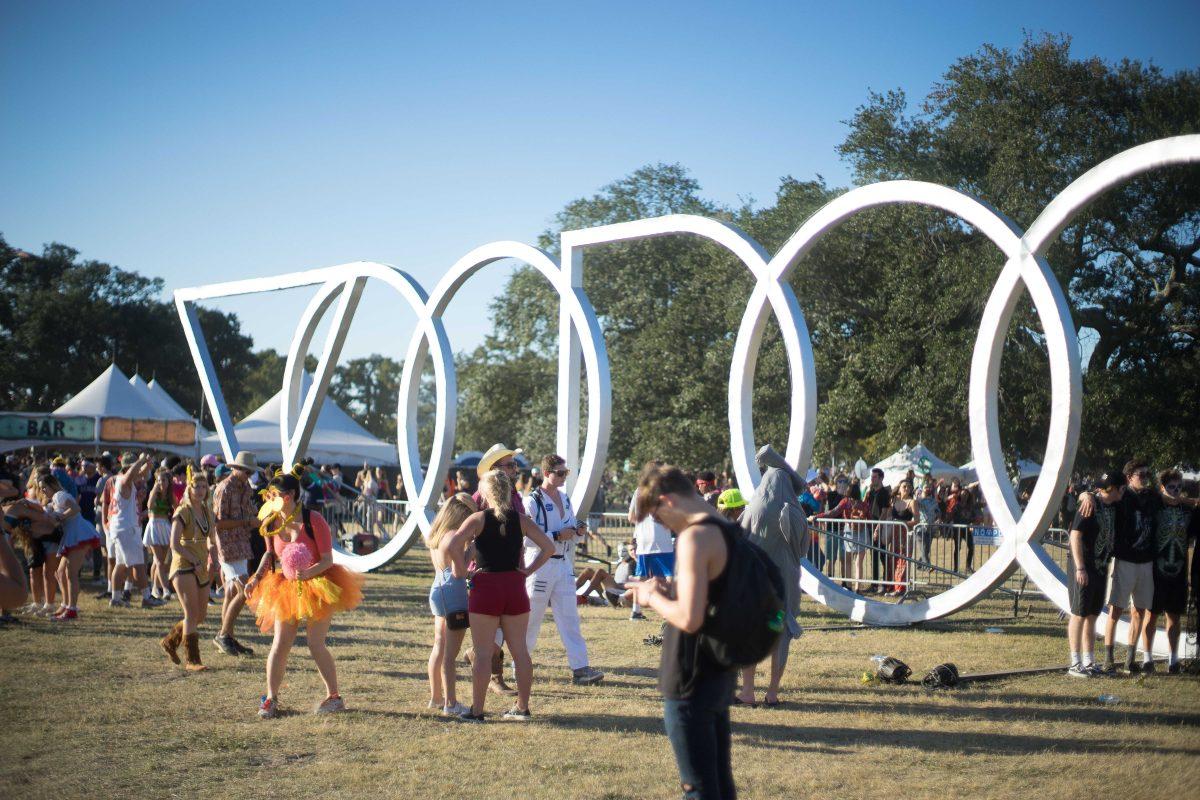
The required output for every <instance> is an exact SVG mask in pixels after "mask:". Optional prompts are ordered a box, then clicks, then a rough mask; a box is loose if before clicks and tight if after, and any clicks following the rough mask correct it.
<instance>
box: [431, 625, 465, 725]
mask: <svg viewBox="0 0 1200 800" xmlns="http://www.w3.org/2000/svg"><path fill="white" fill-rule="evenodd" d="M466 633H467V632H466V631H465V630H461V629H460V630H457V631H452V630H450V629H449V628H447V627H446V618H445V617H434V618H433V649H432V650H431V651H430V653H429V702H430V705H431V706H453V705H454V704H456V703H457V702H458V693H457V690H456V689H457V687H456V684H457V682H458V676H457V674H456V673H455V669H454V662H455V660H456V659H457V658H458V651H459V650H460V649H461V648H462V643H463V639H464V638H466Z"/></svg>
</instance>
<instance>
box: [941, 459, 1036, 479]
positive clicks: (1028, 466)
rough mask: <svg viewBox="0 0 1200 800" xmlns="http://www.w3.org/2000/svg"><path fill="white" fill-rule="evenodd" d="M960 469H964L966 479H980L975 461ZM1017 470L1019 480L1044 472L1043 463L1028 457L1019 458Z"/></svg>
mask: <svg viewBox="0 0 1200 800" xmlns="http://www.w3.org/2000/svg"><path fill="white" fill-rule="evenodd" d="M960 469H961V470H962V477H963V480H964V481H967V482H968V483H973V482H975V481H977V480H979V474H978V473H977V472H976V471H975V462H974V461H968V462H967V463H965V464H963V465H962V467H960ZM1017 471H1018V472H1019V473H1020V476H1019V478H1018V480H1022V481H1023V480H1025V479H1026V478H1036V477H1037V476H1038V475H1041V474H1042V465H1041V464H1039V463H1037V462H1036V461H1031V460H1029V459H1028V458H1019V459H1017Z"/></svg>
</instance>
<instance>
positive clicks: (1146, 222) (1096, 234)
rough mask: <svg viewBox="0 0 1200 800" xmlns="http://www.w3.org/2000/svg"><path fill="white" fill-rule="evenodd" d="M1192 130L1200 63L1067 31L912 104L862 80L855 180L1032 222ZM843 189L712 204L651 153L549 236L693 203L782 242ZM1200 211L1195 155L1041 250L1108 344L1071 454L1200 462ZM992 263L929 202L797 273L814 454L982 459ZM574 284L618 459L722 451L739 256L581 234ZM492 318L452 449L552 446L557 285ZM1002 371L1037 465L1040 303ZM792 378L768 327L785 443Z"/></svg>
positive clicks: (994, 256)
mask: <svg viewBox="0 0 1200 800" xmlns="http://www.w3.org/2000/svg"><path fill="white" fill-rule="evenodd" d="M1198 127H1200V73H1197V72H1195V71H1191V72H1182V73H1178V74H1175V75H1171V76H1165V75H1163V74H1162V73H1161V71H1159V70H1157V69H1156V68H1154V67H1147V66H1143V65H1141V64H1137V63H1133V62H1122V63H1121V64H1118V65H1110V64H1106V63H1104V62H1102V61H1099V60H1097V59H1089V60H1084V61H1077V60H1073V59H1072V58H1071V56H1070V46H1069V41H1067V40H1065V39H1056V38H1043V39H1029V40H1028V41H1026V42H1025V44H1024V45H1023V46H1022V47H1021V48H1020V49H1018V50H1016V51H1009V50H1003V49H999V48H995V47H991V46H985V47H983V48H981V49H980V51H979V52H977V53H975V54H972V55H970V56H967V57H965V58H962V59H959V60H958V61H957V62H955V63H954V64H953V65H951V66H950V68H949V69H948V70H947V72H946V75H945V77H944V80H943V81H942V83H940V84H939V85H938V86H937V87H935V89H934V91H933V92H932V93H931V94H930V95H929V96H928V97H927V98H926V99H925V101H924V102H923V104H922V105H921V106H920V108H919V110H918V111H917V112H916V113H912V112H910V109H909V104H908V102H907V99H906V98H905V96H904V94H903V93H901V92H898V91H893V92H887V93H883V94H873V95H871V96H870V97H869V99H868V102H867V103H866V104H865V105H864V106H863V107H861V108H860V109H859V110H858V112H857V113H856V114H855V116H854V118H853V119H852V120H851V121H850V122H849V133H848V135H847V138H846V140H845V142H844V143H843V145H842V146H841V148H840V152H841V153H842V154H843V156H844V157H846V158H847V159H848V160H849V161H850V163H851V164H852V165H853V166H854V169H855V174H856V176H857V179H858V180H859V181H862V182H870V181H877V180H888V179H895V178H910V179H919V180H928V181H934V182H937V183H942V184H945V185H948V186H953V187H956V188H959V189H961V190H964V191H967V192H970V193H973V194H976V195H978V196H981V197H983V198H985V199H986V200H988V201H989V202H991V203H992V204H994V205H996V206H997V207H998V208H999V209H1000V210H1001V211H1003V212H1004V213H1005V214H1007V215H1008V216H1010V217H1011V218H1013V219H1014V220H1016V221H1017V223H1018V224H1019V225H1022V226H1027V225H1028V224H1030V223H1031V222H1032V221H1033V219H1034V218H1035V217H1036V216H1037V215H1038V214H1039V213H1040V212H1041V210H1042V209H1043V208H1044V207H1045V206H1046V204H1047V203H1048V202H1049V201H1050V200H1051V199H1052V198H1053V197H1054V196H1055V195H1056V194H1057V193H1058V192H1059V191H1061V190H1062V188H1063V187H1065V186H1066V185H1067V184H1068V183H1069V182H1070V181H1071V180H1073V179H1074V178H1076V177H1078V176H1079V175H1080V174H1082V173H1083V172H1084V171H1085V170H1086V169H1087V168H1090V167H1091V166H1093V165H1095V164H1097V163H1099V162H1100V161H1102V160H1104V159H1105V158H1107V157H1109V156H1111V155H1113V154H1115V153H1117V152H1119V151H1121V150H1124V149H1126V148H1128V147H1131V146H1133V145H1135V144H1138V143H1141V142H1145V141H1149V140H1151V139H1157V138H1162V137H1165V136H1170V135H1177V134H1181V133H1188V132H1192V131H1195V130H1196V129H1197V128H1198ZM837 193H838V190H836V189H831V188H829V187H827V186H826V185H825V184H824V182H823V181H821V180H820V179H818V180H816V181H809V182H805V181H798V180H796V179H793V178H790V177H789V178H785V179H783V180H782V181H781V183H780V186H779V189H778V191H777V194H776V197H775V198H774V203H773V205H771V206H768V207H764V208H755V207H753V206H745V207H742V208H737V209H729V208H723V207H720V206H718V205H717V204H714V203H711V202H709V201H707V200H705V199H704V198H703V197H702V196H701V194H700V186H699V185H698V183H697V182H696V181H695V180H694V179H693V178H692V177H691V176H690V175H688V173H687V171H686V170H685V169H683V168H682V167H680V166H679V165H663V164H658V165H651V166H647V167H643V168H642V169H639V170H637V171H636V172H634V173H633V174H631V175H630V176H628V177H626V178H624V179H621V180H619V181H616V182H614V183H612V184H610V185H609V186H606V187H605V188H604V189H603V190H601V192H599V193H598V194H596V195H594V196H592V197H590V198H581V199H579V200H576V201H573V202H572V203H570V204H568V205H567V207H566V208H565V209H564V210H563V212H562V213H560V214H559V215H558V216H557V217H556V218H555V221H554V223H555V224H554V226H553V228H552V229H551V230H549V231H547V232H546V233H545V234H544V235H543V237H542V240H541V245H542V246H543V247H546V248H548V249H553V248H555V247H556V244H557V233H558V231H560V230H563V229H572V228H582V227H591V226H595V225H602V224H607V223H611V222H618V221H622V220H629V219H638V218H642V217H646V216H654V215H659V214H666V213H696V214H703V215H706V216H710V217H716V218H720V219H726V220H729V221H732V222H735V223H737V224H738V225H740V226H742V227H743V228H744V229H745V230H747V231H748V232H749V233H750V234H751V235H753V236H755V237H756V238H757V239H758V240H759V241H760V242H762V243H763V245H764V246H766V247H767V248H768V250H770V251H774V250H776V249H778V248H779V247H780V246H781V245H782V244H783V243H784V242H785V241H786V240H787V238H788V237H789V236H791V235H792V234H793V233H794V232H795V231H796V229H797V228H798V227H799V226H800V224H801V223H802V222H803V221H804V220H805V219H806V218H807V217H808V216H809V215H811V214H812V213H813V212H814V211H816V210H817V209H818V208H819V207H820V206H821V205H823V204H824V203H826V202H828V201H829V200H830V199H832V198H833V197H834V196H836V194H837ZM1198 214H1200V181H1198V180H1197V174H1196V170H1195V168H1188V169H1173V170H1162V171H1160V172H1157V173H1154V174H1152V175H1150V176H1147V177H1145V178H1143V179H1139V180H1137V181H1133V182H1130V183H1129V184H1127V185H1126V186H1123V187H1121V188H1120V189H1117V190H1114V191H1112V192H1110V193H1109V194H1108V195H1107V196H1105V197H1104V198H1102V199H1101V200H1100V201H1098V202H1097V203H1095V204H1094V205H1093V206H1092V207H1091V208H1090V209H1089V210H1088V212H1087V216H1086V217H1081V218H1080V219H1079V220H1078V221H1077V223H1076V224H1074V225H1072V226H1071V227H1069V228H1068V229H1067V230H1066V231H1065V232H1064V234H1063V236H1062V239H1061V241H1059V242H1058V243H1057V244H1055V245H1054V246H1053V248H1052V249H1051V252H1050V256H1049V258H1050V262H1051V264H1052V265H1053V266H1054V268H1055V270H1056V272H1057V273H1058V275H1059V277H1060V279H1061V280H1062V281H1063V285H1064V286H1065V287H1067V288H1068V290H1069V293H1070V297H1071V300H1072V303H1073V307H1074V309H1075V313H1076V321H1077V323H1078V324H1080V325H1085V326H1088V327H1090V328H1093V329H1095V330H1096V331H1097V332H1098V333H1099V337H1100V338H1099V345H1098V346H1097V347H1096V351H1095V353H1094V355H1093V356H1092V358H1091V362H1090V366H1089V369H1088V372H1087V376H1086V383H1085V388H1086V398H1085V403H1086V405H1085V415H1084V436H1083V439H1082V441H1081V448H1080V461H1079V466H1080V467H1081V468H1091V467H1094V466H1096V465H1097V464H1099V463H1101V462H1103V461H1105V460H1108V459H1111V458H1113V457H1116V456H1118V455H1124V454H1133V453H1139V454H1142V455H1146V456H1148V457H1151V458H1153V459H1154V460H1155V461H1156V462H1158V463H1164V464H1165V463H1175V462H1180V461H1182V462H1194V461H1195V460H1196V452H1195V448H1194V446H1192V445H1190V444H1189V443H1188V442H1187V441H1186V440H1185V438H1184V437H1183V436H1182V435H1181V431H1182V430H1184V429H1188V428H1193V427H1195V426H1196V422H1197V421H1198V420H1197V414H1200V411H1197V405H1196V403H1195V402H1194V401H1195V397H1194V395H1195V393H1196V391H1197V390H1196V388H1195V387H1197V386H1200V369H1198V367H1200V364H1198V362H1197V354H1196V346H1195V335H1196V325H1197V308H1198V305H1197V296H1196V293H1197V291H1198V289H1197V286H1196V280H1195V278H1196V274H1195V273H1196V268H1197V267H1198V266H1200V261H1198V260H1197V252H1198V251H1200V230H1198V223H1200V220H1198V216H1197V215H1198ZM1001 267H1002V259H1001V257H1000V254H999V252H998V251H997V250H996V248H995V246H994V245H992V244H991V242H989V241H988V240H987V239H986V238H985V237H983V236H982V235H981V234H979V233H978V232H976V231H974V230H973V229H970V228H968V227H966V226H965V225H964V224H963V223H962V222H961V221H960V220H957V219H954V218H951V217H949V216H947V215H945V214H943V213H941V212H936V211H932V210H929V209H923V208H915V207H896V206H893V207H887V208H881V209H875V210H870V211H867V212H864V213H861V214H859V215H857V216H856V217H855V218H853V219H852V220H849V221H848V222H846V223H845V224H843V225H842V226H841V227H840V228H838V229H837V230H836V231H835V232H833V233H831V234H829V235H828V236H826V237H825V238H823V239H822V240H821V241H820V242H819V243H818V244H817V245H816V247H814V248H813V250H812V251H811V252H810V253H809V254H808V255H807V256H806V257H805V258H804V259H803V260H802V261H801V262H800V263H799V264H798V265H797V267H796V269H795V271H794V273H793V276H792V284H793V286H794V288H795V290H796V293H797V296H798V298H799V300H800V304H801V307H802V308H803V309H804V312H805V315H806V318H807V320H808V324H809V326H810V332H811V335H812V340H813V346H814V351H815V355H816V361H817V377H818V397H819V402H820V413H819V415H818V421H817V449H816V457H817V459H818V460H821V461H827V460H828V458H829V456H830V454H831V453H832V454H834V455H835V456H836V457H837V459H838V460H839V461H851V460H853V459H854V458H855V457H857V456H858V455H860V454H862V455H865V456H866V457H867V458H868V459H873V458H878V457H881V456H883V455H885V454H886V453H887V452H890V451H891V450H893V449H895V448H896V447H898V446H899V445H901V444H903V443H905V442H908V443H915V442H916V441H918V440H924V442H925V443H926V444H927V445H929V446H930V447H931V448H932V449H933V450H934V451H935V452H938V453H940V454H941V455H943V456H944V457H945V458H947V459H949V460H951V461H955V462H958V463H961V462H962V461H965V460H966V459H967V458H969V457H970V441H969V432H968V424H967V385H968V380H967V379H968V375H969V370H970V359H971V352H972V349H973V346H974V341H975V337H976V333H977V330H978V324H979V319H980V316H981V314H982V309H983V305H984V303H985V302H986V299H987V297H988V295H989V293H990V292H991V290H992V286H993V283H994V281H995V278H996V276H997V275H998V273H999V270H1000V268H1001ZM584 287H585V289H586V291H587V293H588V295H589V296H590V297H591V299H592V302H593V304H594V305H595V307H596V309H597V312H598V313H599V314H600V316H601V322H602V325H603V328H604V331H605V336H606V341H607V344H608V347H609V356H610V359H611V363H612V377H613V403H614V409H613V436H612V440H611V447H610V461H611V463H612V464H613V465H614V466H620V465H622V464H624V463H627V462H630V463H634V464H636V463H638V462H640V461H643V460H645V459H647V458H651V457H659V458H667V459H670V460H673V461H678V462H680V463H684V464H688V465H691V466H712V467H719V466H721V465H723V464H727V463H728V461H727V453H728V448H729V443H728V441H727V439H728V435H727V433H726V431H727V428H728V426H727V424H726V419H725V418H726V413H727V412H726V409H727V403H726V400H725V397H726V394H727V388H726V387H727V380H728V371H729V364H730V359H731V354H732V349H733V336H734V333H735V332H736V329H737V325H738V322H739V320H740V317H741V314H742V311H743V308H744V304H745V300H746V298H747V296H748V294H749V291H750V288H751V282H750V280H749V276H748V275H747V274H746V270H745V268H744V267H742V266H741V265H740V264H739V263H737V262H736V261H735V260H734V259H732V258H731V257H730V256H729V255H728V254H726V253H725V252H723V251H721V250H720V249H718V248H716V247H715V246H713V245H710V244H708V243H706V242H700V241H695V240H689V239H686V238H683V237H670V238H662V239H656V240H649V241H638V242H631V243H623V244H617V245H609V246H606V247H602V248H592V249H590V250H589V251H588V254H587V257H586V268H585V275H584ZM492 313H493V320H494V323H495V332H494V334H493V336H491V337H489V339H488V340H487V342H486V343H485V344H484V346H482V347H481V348H479V349H478V350H477V351H476V352H475V353H473V354H471V356H470V357H469V358H461V357H460V363H459V368H460V374H459V383H460V389H461V390H462V392H463V394H462V397H461V403H462V412H463V413H462V416H460V424H459V443H460V447H464V448H465V447H468V446H469V447H476V448H477V447H480V446H481V443H484V442H490V441H497V440H501V439H503V440H506V441H516V442H518V443H520V444H523V445H525V446H527V447H530V448H531V449H533V450H535V451H540V450H542V449H544V448H548V447H550V446H552V444H553V434H554V416H553V414H552V413H550V410H551V409H552V408H553V399H554V394H555V390H556V385H555V383H554V380H553V369H554V363H553V358H554V350H555V346H556V342H557V314H558V302H557V298H556V297H555V295H554V294H553V292H551V291H550V289H549V287H547V286H545V285H544V282H543V281H542V279H541V278H540V277H539V276H538V275H537V274H536V273H535V272H533V271H532V270H531V269H523V270H518V271H517V273H515V274H514V275H513V277H512V279H511V280H510V281H509V283H508V285H507V287H506V290H505V292H504V294H503V295H502V296H501V297H500V298H499V299H498V300H497V301H496V302H495V303H494V305H493V307H492ZM546 374H549V376H550V377H549V379H547V378H546V377H543V376H544V375H546ZM1001 375H1002V388H1001V392H1000V413H1001V426H1002V432H1003V438H1004V441H1005V446H1006V450H1007V451H1008V453H1007V455H1008V457H1009V460H1013V459H1014V458H1015V456H1016V455H1017V454H1020V455H1021V456H1023V457H1032V458H1035V459H1036V458H1040V457H1041V455H1042V449H1043V447H1044V442H1045V436H1046V429H1047V424H1048V419H1049V402H1050V397H1049V381H1048V364H1047V360H1046V355H1045V349H1044V346H1043V343H1042V336H1041V328H1040V324H1039V322H1038V320H1037V317H1036V315H1035V314H1034V312H1033V309H1032V306H1031V304H1030V303H1029V301H1028V299H1025V300H1023V301H1022V302H1021V304H1020V305H1019V306H1018V309H1017V312H1016V314H1015V317H1014V320H1013V323H1012V326H1011V328H1010V331H1009V336H1008V339H1007V342H1006V345H1005V351H1004V358H1003V362H1002V366H1001ZM1168 375H1169V376H1171V382H1170V383H1169V384H1164V383H1163V380H1162V379H1163V377H1165V376H1168ZM1164 385H1169V386H1171V387H1172V389H1173V391H1172V392H1168V393H1164V392H1162V389H1161V387H1162V386H1164ZM792 390H793V387H792V386H791V384H790V378H789V375H788V367H787V360H786V356H785V354H784V351H783V348H782V346H781V341H780V337H779V332H778V329H777V328H776V327H774V321H773V320H772V321H771V323H769V325H768V329H767V332H766V335H765V339H764V347H763V350H762V353H761V355H760V357H759V361H758V366H757V371H756V379H755V389H754V405H755V423H756V438H757V440H758V442H759V443H762V442H772V443H774V444H776V445H777V446H781V445H782V444H783V439H784V437H785V435H786V429H787V416H786V415H787V411H788V399H789V395H790V392H791V391H792ZM1172 395H1174V396H1172Z"/></svg>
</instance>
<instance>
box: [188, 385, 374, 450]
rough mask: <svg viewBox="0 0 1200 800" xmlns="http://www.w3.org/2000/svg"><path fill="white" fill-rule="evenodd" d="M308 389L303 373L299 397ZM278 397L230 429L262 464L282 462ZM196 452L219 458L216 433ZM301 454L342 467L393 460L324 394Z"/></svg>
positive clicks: (366, 432)
mask: <svg viewBox="0 0 1200 800" xmlns="http://www.w3.org/2000/svg"><path fill="white" fill-rule="evenodd" d="M311 386H312V376H310V375H309V374H308V373H307V372H305V373H304V374H303V377H302V378H301V396H306V395H307V394H308V391H309V388H310V387H311ZM282 398H283V390H282V389H281V390H280V391H279V392H277V393H276V394H275V396H274V397H272V398H271V399H270V400H268V401H267V402H265V403H263V404H262V405H261V406H259V408H258V409H257V410H256V411H254V412H253V413H251V414H249V415H248V416H247V417H246V418H245V419H243V420H242V421H241V422H239V423H237V424H236V425H234V426H233V433H234V436H235V437H236V438H237V446H238V447H239V448H241V449H242V450H249V451H251V452H252V453H254V455H255V457H257V459H258V463H259V464H262V465H266V464H268V463H271V462H281V461H283V448H282V447H281V446H280V442H279V417H280V415H281V411H282V409H281V406H282V404H283V403H282ZM200 449H201V451H202V452H204V453H216V454H218V455H220V454H221V441H220V439H219V438H218V437H217V435H216V434H211V435H209V436H207V437H205V439H204V440H203V442H202V443H201V448H200ZM304 455H305V456H310V457H312V458H313V459H315V460H316V461H317V463H326V464H341V465H342V466H343V467H346V468H349V467H351V466H356V465H358V464H362V463H363V462H366V463H367V464H371V465H372V466H388V465H392V464H395V463H396V461H397V454H396V445H394V444H388V443H387V442H384V441H381V440H379V439H377V438H375V436H373V435H372V434H371V432H370V431H368V430H367V429H366V428H364V427H363V426H361V425H359V424H358V423H357V422H355V421H354V419H353V418H352V417H351V416H350V415H349V414H347V413H346V412H345V411H343V410H342V409H341V408H339V407H338V405H337V403H335V402H333V398H331V397H329V396H328V395H326V397H325V402H323V403H322V404H321V412H320V413H319V414H318V415H317V424H316V426H315V427H314V428H313V433H312V438H310V439H309V441H308V449H307V450H305V451H304Z"/></svg>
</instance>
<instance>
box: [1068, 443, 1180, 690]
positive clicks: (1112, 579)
mask: <svg viewBox="0 0 1200 800" xmlns="http://www.w3.org/2000/svg"><path fill="white" fill-rule="evenodd" d="M1122 473H1123V474H1124V477H1125V480H1126V482H1127V484H1128V488H1127V489H1126V490H1125V493H1124V495H1123V496H1122V498H1121V507H1122V508H1121V512H1120V513H1118V515H1117V524H1116V526H1115V531H1114V533H1115V539H1114V542H1113V556H1114V560H1113V566H1112V572H1111V574H1110V576H1109V588H1108V604H1109V610H1108V615H1109V616H1108V624H1107V625H1106V626H1105V630H1104V649H1105V659H1104V667H1103V669H1102V671H1103V672H1104V673H1105V674H1112V673H1113V672H1115V671H1116V670H1115V667H1114V660H1115V659H1114V652H1113V648H1114V639H1115V637H1116V631H1117V620H1118V619H1119V618H1120V616H1121V612H1122V611H1123V610H1124V609H1125V607H1126V601H1128V600H1131V599H1132V602H1131V603H1129V609H1130V610H1129V641H1128V644H1129V650H1128V651H1127V653H1126V655H1125V670H1126V672H1129V673H1131V674H1134V673H1138V672H1141V671H1142V669H1143V668H1146V669H1147V670H1148V671H1153V670H1154V666H1153V663H1154V662H1153V660H1152V653H1151V652H1150V651H1149V650H1147V651H1146V652H1145V655H1144V657H1143V664H1141V665H1139V664H1138V663H1137V661H1136V657H1137V640H1138V634H1139V633H1140V632H1141V631H1142V629H1143V627H1144V626H1145V622H1146V620H1147V618H1148V617H1149V615H1150V608H1151V606H1152V605H1153V602H1154V557H1155V551H1156V546H1155V529H1156V527H1157V524H1158V516H1159V512H1160V511H1161V510H1162V509H1163V507H1164V506H1166V505H1171V506H1174V505H1178V504H1180V503H1184V504H1186V505H1189V506H1193V507H1194V505H1195V501H1194V500H1190V499H1180V498H1178V497H1172V496H1169V495H1165V494H1164V493H1163V492H1162V491H1161V490H1160V489H1157V488H1156V487H1155V486H1154V484H1153V480H1152V476H1151V473H1150V465H1149V464H1147V463H1146V462H1145V461H1141V460H1139V459H1133V460H1131V461H1129V462H1127V463H1126V464H1125V468H1124V469H1123V470H1122ZM1094 509H1095V501H1094V499H1093V498H1091V497H1090V496H1088V495H1084V496H1083V497H1081V498H1080V503H1079V513H1080V514H1082V515H1083V516H1085V517H1086V516H1088V515H1090V514H1092V513H1094ZM1147 665H1148V666H1147Z"/></svg>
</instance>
